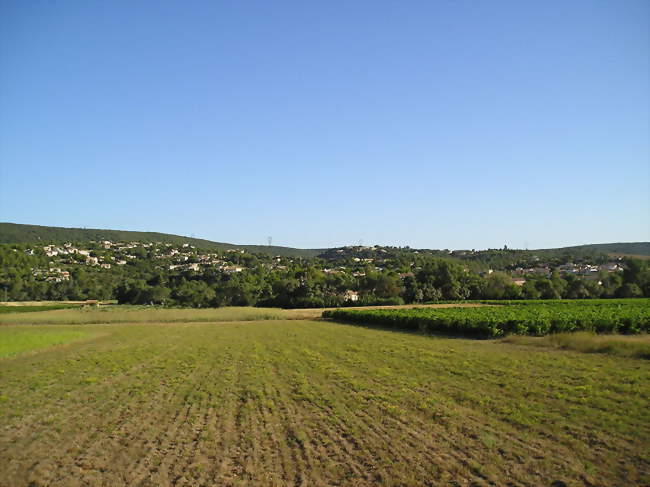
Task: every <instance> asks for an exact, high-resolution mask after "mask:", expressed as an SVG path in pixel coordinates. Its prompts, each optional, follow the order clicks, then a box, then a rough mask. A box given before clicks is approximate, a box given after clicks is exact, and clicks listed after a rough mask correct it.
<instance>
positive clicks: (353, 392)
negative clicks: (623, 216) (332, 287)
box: [0, 309, 650, 487]
mask: <svg viewBox="0 0 650 487" xmlns="http://www.w3.org/2000/svg"><path fill="white" fill-rule="evenodd" d="M154 311H156V313H157V314H154V315H153V316H156V317H157V318H158V319H159V321H157V322H154V321H151V322H148V321H143V320H145V318H144V316H145V314H144V313H147V310H144V309H132V310H127V311H120V310H119V309H118V310H116V309H113V310H112V311H103V310H93V311H92V312H90V311H88V310H56V311H43V312H40V313H20V314H16V315H14V316H13V317H12V318H11V319H13V318H19V319H21V320H23V319H25V317H29V316H33V317H34V316H36V315H39V316H41V318H39V319H38V320H40V321H38V322H35V321H33V320H32V322H31V324H28V323H30V322H29V321H22V322H21V323H19V324H6V321H5V320H6V319H8V317H10V316H11V315H3V316H2V317H1V318H0V321H1V322H2V323H5V324H4V325H3V326H0V343H10V342H11V343H13V345H11V346H10V348H11V347H13V348H12V349H11V352H10V354H8V355H7V356H5V357H4V358H1V359H0V424H1V425H2V427H1V429H0V472H2V475H0V486H7V487H15V486H81V485H89V486H104V485H105V486H127V485H128V486H131V485H139V486H172V485H174V486H213V485H218V486H285V485H302V486H312V485H313V486H329V485H346V486H347V485H349V486H370V485H387V486H416V485H453V486H465V485H473V486H487V485H496V486H502V485H503V486H505V485H510V486H520V485H522V486H524V485H526V486H529V485H530V486H537V485H539V486H550V485H556V486H559V485H567V486H578V485H580V486H582V485H590V486H591V485H599V486H600V485H626V486H635V485H637V486H641V485H650V411H649V408H648V404H649V403H650V361H648V360H641V359H637V358H632V357H617V356H610V355H607V354H600V353H580V352H574V351H565V350H559V349H556V348H553V347H546V346H537V345H530V344H527V343H507V342H504V341H502V340H470V339H459V338H441V337H431V336H423V335H419V334H415V333H404V332H398V331H391V330H385V329H383V330H382V329H372V328H367V327H359V326H352V325H346V324H339V323H334V322H328V321H318V320H304V319H291V318H301V317H302V316H301V315H299V314H293V315H292V314H291V313H286V312H283V311H280V310H256V312H257V313H259V312H262V313H268V314H267V315H266V316H267V318H266V319H260V318H259V317H254V316H253V315H251V314H250V313H252V312H253V310H252V309H251V310H240V313H241V314H240V315H239V316H235V314H234V311H232V310H196V312H198V314H197V315H193V311H192V310H170V313H171V314H169V315H168V316H167V317H166V316H165V314H164V311H165V310H154ZM467 311H469V310H467ZM149 312H151V310H150V311H149ZM181 312H182V313H185V316H184V318H185V319H186V320H187V321H176V320H179V319H181V317H180V315H179V314H178V313H181ZM74 313H77V315H78V316H80V317H81V318H79V319H78V321H76V322H78V323H87V324H71V325H67V324H61V323H63V322H65V320H64V319H62V318H61V319H60V320H59V321H58V323H60V324H57V325H48V324H43V321H44V320H46V319H50V318H49V317H52V316H54V317H56V316H59V315H65V317H66V319H67V320H73V322H74V319H73V317H72V315H71V314H74ZM88 313H91V314H90V315H88ZM93 313H105V315H106V316H110V315H111V313H123V314H126V313H134V314H133V315H131V316H134V317H136V318H137V319H138V320H140V322H139V323H138V322H133V323H118V322H119V321H120V320H124V319H125V317H124V316H122V315H120V316H119V319H118V320H117V321H116V322H115V323H108V322H110V321H111V320H110V318H109V319H108V320H107V323H108V324H90V323H89V322H91V321H93V320H95V314H93ZM205 313H213V315H211V319H213V320H216V319H217V317H218V316H219V315H218V313H222V315H221V317H222V318H224V319H223V320H222V321H213V322H207V323H206V322H201V321H204V320H205V319H206V318H208V317H207V316H206V315H205ZM214 313H217V314H214ZM269 316H270V317H271V318H268V317H269ZM84 317H85V318H84ZM82 318H83V319H86V321H85V322H84V321H83V319H82ZM199 318H200V319H199ZM226 318H227V319H229V321H226ZM251 319H252V320H254V321H238V320H251ZM196 320H198V321H196ZM136 321H137V320H136ZM165 321H167V322H165ZM192 321H195V322H192ZM30 337H31V338H30ZM43 337H45V338H43ZM48 340H53V341H50V342H48Z"/></svg>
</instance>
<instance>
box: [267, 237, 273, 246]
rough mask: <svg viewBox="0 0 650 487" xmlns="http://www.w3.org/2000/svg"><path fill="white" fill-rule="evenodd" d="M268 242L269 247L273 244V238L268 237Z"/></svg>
mask: <svg viewBox="0 0 650 487" xmlns="http://www.w3.org/2000/svg"><path fill="white" fill-rule="evenodd" d="M266 241H267V242H268V243H269V247H270V246H271V244H273V237H266Z"/></svg>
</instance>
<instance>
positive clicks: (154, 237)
mask: <svg viewBox="0 0 650 487" xmlns="http://www.w3.org/2000/svg"><path fill="white" fill-rule="evenodd" d="M102 240H110V241H112V242H147V243H148V242H162V243H173V244H189V245H194V246H195V247H196V248H200V249H206V250H213V249H214V250H228V249H242V250H246V251H248V252H253V253H265V254H271V255H282V256H283V257H302V258H311V257H316V256H317V255H318V254H320V253H321V252H323V250H325V249H294V248H291V247H280V246H274V245H235V244H231V243H224V242H213V241H211V240H204V239H202V238H192V237H183V236H181V235H172V234H169V233H158V232H133V231H129V230H104V229H98V228H65V227H46V226H41V225H23V224H19V223H0V243H6V244H18V243H39V242H42V243H43V244H49V243H64V242H90V241H96V242H98V241H102Z"/></svg>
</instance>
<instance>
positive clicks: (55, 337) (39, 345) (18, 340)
mask: <svg viewBox="0 0 650 487" xmlns="http://www.w3.org/2000/svg"><path fill="white" fill-rule="evenodd" d="M88 334H89V333H88V332H87V331H83V330H78V329H77V330H59V329H37V328H16V327H2V328H0V358H2V357H10V356H12V355H18V354H20V353H24V352H29V351H33V350H39V349H43V348H48V347H52V346H54V345H61V344H63V343H69V342H73V341H76V340H80V339H82V338H85V337H87V336H88Z"/></svg>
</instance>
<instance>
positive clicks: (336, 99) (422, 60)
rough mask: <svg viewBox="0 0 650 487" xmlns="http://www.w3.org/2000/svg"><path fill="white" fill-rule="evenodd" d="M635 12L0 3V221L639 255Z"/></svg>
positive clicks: (644, 198)
mask: <svg viewBox="0 0 650 487" xmlns="http://www.w3.org/2000/svg"><path fill="white" fill-rule="evenodd" d="M649 19H650V2H648V1H647V0H640V1H634V0H620V1H597V0H589V1H575V0H571V1H537V2H533V1H530V2H521V1H491V2H477V1H468V2H464V1H431V0H427V1H417V0H413V1H406V2H395V1H356V2H347V1H346V2H343V1H327V2H301V1H292V2H288V1H287V2H285V1H273V2H268V1H247V2H235V1H232V2H221V1H189V2H164V1H150V2H146V1H141V2H126V1H125V2H120V1H111V2H99V1H87V0H83V1H60V2H46V1H29V2H25V1H7V0H0V220H2V221H11V222H16V223H31V224H40V225H56V226H70V227H89V228H114V229H126V230H143V231H161V232H169V233H176V234H182V235H195V236H197V237H202V238H208V239H212V240H217V241H226V242H235V243H249V244H260V243H266V238H267V236H273V243H274V244H277V245H288V246H295V247H331V246H339V245H347V244H352V243H356V242H358V241H359V240H363V242H364V243H365V244H386V245H410V246H412V247H427V248H477V249H478V248H487V247H501V246H503V245H504V244H507V245H508V246H510V247H518V248H522V247H524V246H528V247H529V248H541V247H555V246H563V245H573V244H581V243H595V242H614V241H647V240H650V140H649V138H650V135H649V134H650V97H649V86H650V80H649V72H650V68H649V58H650V55H649V46H650V39H649V31H650V28H649Z"/></svg>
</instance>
